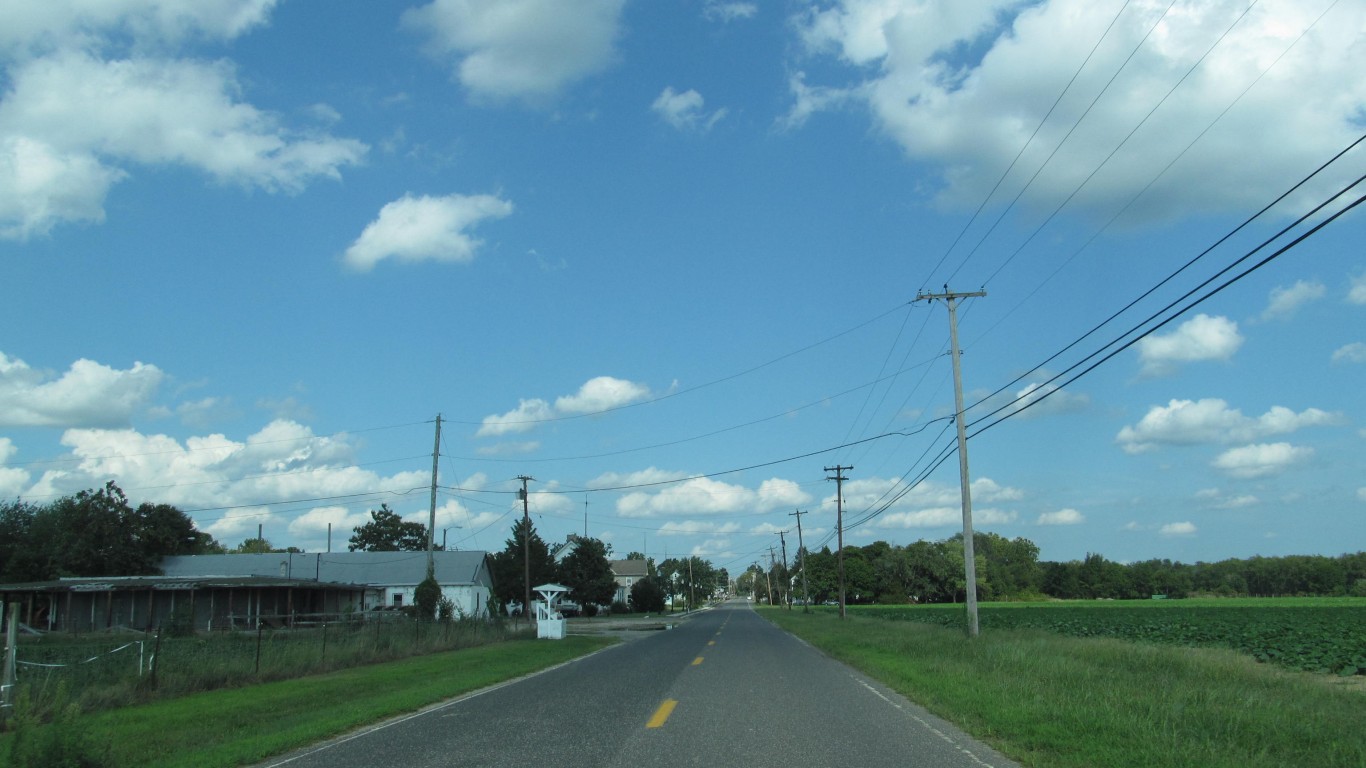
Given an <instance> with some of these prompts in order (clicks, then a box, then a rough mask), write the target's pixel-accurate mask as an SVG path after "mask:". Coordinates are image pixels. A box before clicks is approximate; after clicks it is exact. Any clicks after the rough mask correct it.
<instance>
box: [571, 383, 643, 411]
mask: <svg viewBox="0 0 1366 768" xmlns="http://www.w3.org/2000/svg"><path fill="white" fill-rule="evenodd" d="M649 396H650V388H649V387H647V386H645V385H644V384H637V383H635V382H634V381H627V380H625V379H617V378H613V377H611V376H598V377H596V378H592V379H589V380H588V381H586V382H584V384H583V386H581V387H579V391H578V392H577V393H575V394H573V395H565V396H564V397H558V398H556V399H555V410H557V411H559V412H560V413H567V414H585V413H600V412H602V411H607V410H611V409H613V408H620V407H621V406H623V405H628V404H630V403H634V402H637V401H640V400H644V399H645V398H647V397H649Z"/></svg>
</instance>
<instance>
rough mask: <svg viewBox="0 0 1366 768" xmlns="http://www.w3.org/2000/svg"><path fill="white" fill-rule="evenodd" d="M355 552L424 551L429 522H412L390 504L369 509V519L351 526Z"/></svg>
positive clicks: (352, 545)
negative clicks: (400, 515)
mask: <svg viewBox="0 0 1366 768" xmlns="http://www.w3.org/2000/svg"><path fill="white" fill-rule="evenodd" d="M351 530H352V534H351V542H350V544H348V545H347V548H348V549H350V550H351V551H352V552H355V551H357V550H360V551H362V552H422V551H425V550H426V549H427V526H425V525H423V524H422V523H410V522H408V521H406V520H404V519H403V518H401V517H399V516H398V513H397V512H395V511H393V510H392V509H389V505H388V504H381V505H379V509H376V510H371V511H370V522H368V523H366V524H365V525H358V526H356V527H355V528H352V529H351Z"/></svg>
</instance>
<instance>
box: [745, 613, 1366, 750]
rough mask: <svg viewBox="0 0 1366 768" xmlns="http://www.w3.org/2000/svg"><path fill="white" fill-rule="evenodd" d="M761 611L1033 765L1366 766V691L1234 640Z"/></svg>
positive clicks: (970, 731) (776, 621) (835, 655)
mask: <svg viewBox="0 0 1366 768" xmlns="http://www.w3.org/2000/svg"><path fill="white" fill-rule="evenodd" d="M763 610H764V615H765V616H766V617H768V618H769V619H770V620H772V621H774V622H775V623H777V624H779V625H780V626H782V627H783V628H785V629H788V630H789V631H791V632H793V633H794V634H797V635H798V636H800V637H802V638H804V639H806V640H807V641H808V642H810V643H812V644H813V645H815V646H817V647H818V648H821V649H822V650H824V651H825V652H826V653H829V654H830V655H831V656H834V657H836V658H838V659H840V660H842V661H845V662H846V663H848V664H850V665H852V666H854V667H857V668H859V669H861V670H863V671H864V672H866V673H867V674H869V675H870V676H872V677H875V678H877V679H879V680H882V681H883V682H885V683H886V684H887V685H889V686H890V687H892V688H893V689H895V690H897V691H899V692H900V693H902V694H903V695H905V696H907V697H908V698H910V699H912V700H913V701H916V702H919V703H920V704H922V705H923V706H925V707H926V708H927V709H929V710H931V711H933V712H935V713H936V714H938V715H940V716H941V717H944V718H946V719H948V720H951V721H954V722H956V723H958V724H959V725H960V726H961V727H963V728H964V730H966V731H968V732H969V733H972V734H974V735H976V736H978V737H979V738H983V739H984V740H986V741H988V742H990V743H991V744H992V745H993V746H995V747H996V748H997V749H999V750H1001V751H1002V752H1004V753H1005V754H1007V755H1009V756H1011V757H1013V758H1015V759H1016V760H1019V761H1020V762H1022V763H1023V764H1025V765H1028V766H1036V767H1037V768H1090V767H1091V766H1112V767H1114V768H1124V767H1127V766H1133V767H1135V768H1137V767H1139V766H1142V767H1143V768H1166V767H1168V766H1170V767H1172V768H1175V767H1176V766H1202V767H1205V766H1207V767H1210V768H1235V767H1237V768H1273V766H1274V767H1276V768H1280V767H1281V766H1292V765H1293V766H1353V767H1355V768H1360V767H1361V766H1364V765H1366V729H1364V728H1363V727H1362V724H1363V723H1366V693H1363V691H1361V690H1360V689H1359V688H1352V687H1350V686H1343V685H1334V684H1333V680H1334V679H1333V678H1328V677H1324V676H1316V675H1310V674H1304V673H1294V672H1286V671H1282V670H1279V669H1276V668H1274V667H1269V666H1266V665H1260V664H1258V663H1256V662H1255V661H1254V660H1252V659H1251V658H1248V657H1246V656H1243V655H1240V654H1238V653H1235V652H1233V651H1226V650H1218V649H1192V648H1178V647H1170V646H1158V645H1148V644H1142V643H1133V642H1127V641H1122V640H1114V639H1109V638H1073V637H1064V636H1060V635H1057V634H1053V633H1049V632H1044V631H1039V630H997V631H992V632H986V633H984V634H983V635H982V636H981V637H978V638H976V639H973V640H968V639H967V638H965V637H964V635H963V633H962V632H960V631H956V630H953V629H947V628H943V627H937V626H931V625H925V624H918V623H910V622H906V623H902V622H887V621H881V620H877V619H871V618H862V617H858V616H851V617H850V618H849V619H847V620H845V621H840V620H839V618H838V616H837V615H833V614H829V613H816V614H801V613H796V612H791V613H789V612H786V611H781V610H774V609H763Z"/></svg>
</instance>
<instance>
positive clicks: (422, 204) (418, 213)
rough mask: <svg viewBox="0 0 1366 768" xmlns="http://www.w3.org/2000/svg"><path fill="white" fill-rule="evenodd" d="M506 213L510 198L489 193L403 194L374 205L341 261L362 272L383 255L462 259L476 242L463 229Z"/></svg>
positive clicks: (412, 259) (408, 259)
mask: <svg viewBox="0 0 1366 768" xmlns="http://www.w3.org/2000/svg"><path fill="white" fill-rule="evenodd" d="M511 213H512V203H509V202H507V201H506V200H502V199H499V198H498V197H495V196H493V195H447V196H445V197H429V196H427V195H423V196H422V197H413V196H412V195H404V196H403V197H401V198H399V199H398V200H395V201H394V202H392V203H389V204H388V205H385V206H384V207H383V208H381V209H380V212H379V218H377V219H375V220H374V221H373V222H371V223H370V224H369V225H368V226H366V228H365V231H364V232H361V235H360V237H359V238H357V239H356V242H355V243H352V245H351V247H350V248H347V249H346V257H345V261H346V264H347V265H348V266H350V267H352V268H354V269H357V270H359V271H362V272H368V271H369V270H371V269H373V268H374V266H375V265H376V264H378V263H379V262H381V261H383V260H384V259H397V260H399V261H405V262H415V261H450V262H455V263H459V264H464V263H468V262H470V261H472V260H473V259H474V252H475V251H476V250H477V249H478V248H479V246H480V245H482V241H480V240H476V239H475V238H473V237H471V236H470V235H469V233H468V230H469V229H471V228H473V227H475V226H476V225H478V224H479V223H481V222H483V221H485V220H488V219H501V218H503V217H505V216H508V215H510V214H511Z"/></svg>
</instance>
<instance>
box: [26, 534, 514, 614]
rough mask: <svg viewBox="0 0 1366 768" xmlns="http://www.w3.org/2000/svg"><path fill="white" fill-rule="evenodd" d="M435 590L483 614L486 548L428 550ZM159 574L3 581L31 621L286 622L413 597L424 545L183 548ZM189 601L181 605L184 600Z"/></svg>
mask: <svg viewBox="0 0 1366 768" xmlns="http://www.w3.org/2000/svg"><path fill="white" fill-rule="evenodd" d="M432 560H433V565H434V567H435V577H436V580H437V583H438V584H439V585H440V586H441V593H442V595H443V596H444V597H445V598H447V599H448V600H450V601H451V603H452V604H453V605H454V606H455V608H456V612H457V615H461V616H469V617H484V616H487V615H488V598H489V593H490V592H491V591H492V587H493V582H492V578H491V575H490V572H489V568H488V563H487V560H486V555H485V553H483V552H434V553H432ZM161 570H162V574H161V575H160V576H127V577H109V578H71V579H59V580H56V581H47V582H37V583H30V584H0V602H5V603H11V602H17V603H19V604H20V606H21V608H20V615H21V617H22V621H23V622H24V623H25V624H27V625H28V626H30V627H34V628H35V629H44V630H55V631H70V632H82V631H91V630H99V629H110V628H114V627H129V628H133V629H151V628H154V627H157V626H160V625H162V624H165V623H168V622H170V621H172V620H179V619H180V617H184V618H185V619H186V620H190V621H192V622H193V626H194V627H195V628H196V629H199V630H214V629H232V628H238V629H241V628H247V627H252V626H255V624H256V622H257V621H258V620H259V621H262V622H264V623H267V624H270V625H277V626H284V625H293V624H297V623H303V622H313V621H318V620H325V619H326V618H327V617H341V616H346V615H354V614H357V613H366V612H374V611H379V610H392V609H396V608H401V607H403V606H405V605H412V603H413V592H414V590H415V589H416V588H417V585H418V583H420V582H421V581H422V580H423V579H424V578H426V575H427V553H426V552H331V553H284V552H282V553H271V554H259V555H184V556H178V557H168V558H166V559H165V560H163V561H162V562H161ZM186 606H188V607H186Z"/></svg>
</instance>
